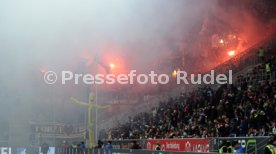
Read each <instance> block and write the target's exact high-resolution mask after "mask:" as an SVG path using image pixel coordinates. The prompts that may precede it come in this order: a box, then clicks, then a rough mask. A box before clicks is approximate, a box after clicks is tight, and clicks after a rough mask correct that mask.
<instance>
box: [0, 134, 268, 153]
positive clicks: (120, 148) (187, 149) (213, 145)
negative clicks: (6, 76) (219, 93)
mask: <svg viewBox="0 0 276 154" xmlns="http://www.w3.org/2000/svg"><path fill="white" fill-rule="evenodd" d="M270 138H271V137H270V136H261V137H258V136H256V137H217V138H185V139H148V140H135V141H137V143H139V144H140V146H141V148H142V149H130V147H131V145H132V142H133V141H134V140H114V141H112V145H113V149H111V150H106V149H97V148H92V149H89V148H86V149H85V150H82V149H78V148H72V147H68V146H67V147H50V149H49V151H48V154H140V153H141V154H142V153H143V154H178V153H209V154H210V153H211V154H212V153H218V149H219V146H220V145H221V144H222V143H223V142H228V143H230V144H231V143H232V142H233V141H238V142H239V143H241V146H242V147H243V148H244V149H245V151H246V153H253V154H263V153H264V148H265V146H266V145H267V143H268V142H269V140H270ZM157 143H159V144H160V145H161V151H156V150H154V149H155V146H156V144H157ZM0 154H41V152H40V148H34V147H32V148H30V147H27V148H24V147H3V146H0Z"/></svg>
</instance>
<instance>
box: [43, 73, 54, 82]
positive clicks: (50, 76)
mask: <svg viewBox="0 0 276 154" xmlns="http://www.w3.org/2000/svg"><path fill="white" fill-rule="evenodd" d="M56 81H57V74H56V73H55V72H53V71H47V72H45V73H44V82H45V83H47V84H54V83H56Z"/></svg>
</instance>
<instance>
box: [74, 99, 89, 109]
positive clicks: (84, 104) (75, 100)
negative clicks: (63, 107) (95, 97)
mask: <svg viewBox="0 0 276 154" xmlns="http://www.w3.org/2000/svg"><path fill="white" fill-rule="evenodd" d="M70 99H71V100H72V101H74V102H75V103H77V104H78V105H80V106H84V107H88V106H89V104H87V103H84V102H81V101H79V100H77V99H76V98H74V97H70Z"/></svg>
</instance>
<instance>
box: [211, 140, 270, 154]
mask: <svg viewBox="0 0 276 154" xmlns="http://www.w3.org/2000/svg"><path fill="white" fill-rule="evenodd" d="M270 139H271V137H270V136H260V137H259V136H254V137H218V138H213V139H212V140H210V142H209V144H210V147H211V148H210V151H213V152H218V149H219V146H220V145H221V144H222V143H223V142H228V143H230V144H231V143H232V142H233V141H238V142H239V143H240V144H241V146H242V147H243V148H244V149H245V151H246V153H252V154H263V153H264V148H265V146H266V145H267V143H268V142H269V140H270Z"/></svg>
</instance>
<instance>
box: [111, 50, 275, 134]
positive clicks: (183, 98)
mask: <svg viewBox="0 0 276 154" xmlns="http://www.w3.org/2000/svg"><path fill="white" fill-rule="evenodd" d="M262 51H263V49H261V48H260V52H262ZM270 52H272V53H273V51H270ZM258 56H259V58H260V54H259V55H258ZM261 56H262V55H261ZM261 58H262V60H260V61H259V63H258V64H256V65H255V66H252V69H251V70H249V71H247V72H245V73H243V74H242V75H239V76H237V79H236V81H235V82H234V84H232V85H221V86H220V87H219V88H216V89H215V88H211V87H207V86H205V87H199V88H198V89H196V90H194V91H192V92H189V93H181V94H180V95H179V96H178V97H177V98H170V99H169V100H167V101H163V102H160V104H159V107H157V108H153V109H152V112H150V113H146V112H144V113H140V114H139V115H136V116H134V117H129V120H128V122H127V123H125V124H120V125H119V126H118V127H116V128H113V129H111V130H109V138H110V137H111V138H112V139H145V138H147V139H148V138H156V139H160V138H193V137H228V136H265V135H270V134H276V82H275V69H276V59H275V58H274V56H270V57H269V58H268V57H267V58H266V59H265V60H264V59H263V57H261Z"/></svg>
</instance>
